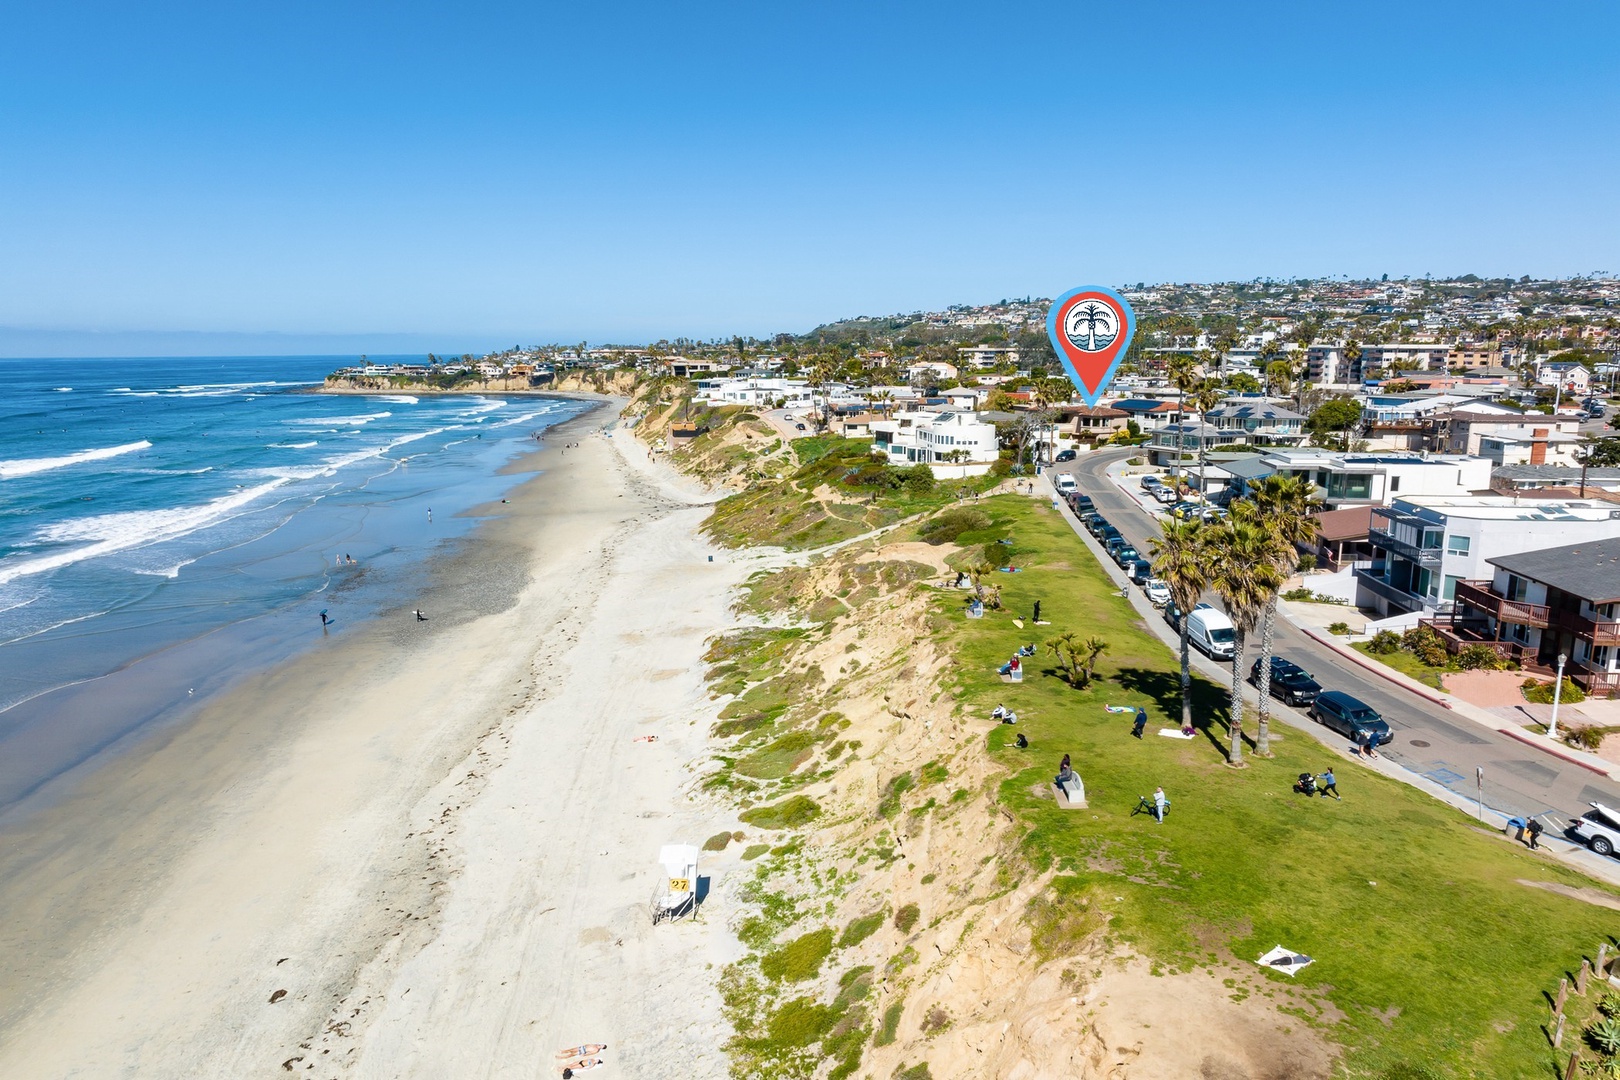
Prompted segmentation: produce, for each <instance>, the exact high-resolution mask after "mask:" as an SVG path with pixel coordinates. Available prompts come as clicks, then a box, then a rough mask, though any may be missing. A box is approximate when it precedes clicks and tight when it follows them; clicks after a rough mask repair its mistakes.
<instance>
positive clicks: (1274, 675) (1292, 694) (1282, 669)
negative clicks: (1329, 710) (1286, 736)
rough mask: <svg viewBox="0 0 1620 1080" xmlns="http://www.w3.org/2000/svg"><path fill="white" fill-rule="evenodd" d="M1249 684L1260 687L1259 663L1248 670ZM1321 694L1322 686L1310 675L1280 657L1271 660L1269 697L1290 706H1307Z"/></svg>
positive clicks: (1290, 661) (1255, 663)
mask: <svg viewBox="0 0 1620 1080" xmlns="http://www.w3.org/2000/svg"><path fill="white" fill-rule="evenodd" d="M1249 683H1250V685H1252V686H1259V685H1260V661H1258V660H1256V661H1255V662H1254V666H1253V667H1251V668H1250V669H1249ZM1321 693H1322V684H1321V683H1319V682H1317V681H1316V680H1315V679H1313V678H1311V673H1310V672H1308V671H1306V670H1305V669H1304V668H1302V667H1300V666H1299V665H1298V664H1296V663H1294V662H1293V661H1292V660H1284V659H1283V658H1282V657H1280V656H1273V657H1272V658H1271V696H1272V697H1274V698H1277V699H1278V700H1280V701H1286V702H1287V703H1288V704H1290V705H1309V704H1310V703H1311V702H1313V701H1315V700H1316V699H1317V697H1318V696H1320V695H1321Z"/></svg>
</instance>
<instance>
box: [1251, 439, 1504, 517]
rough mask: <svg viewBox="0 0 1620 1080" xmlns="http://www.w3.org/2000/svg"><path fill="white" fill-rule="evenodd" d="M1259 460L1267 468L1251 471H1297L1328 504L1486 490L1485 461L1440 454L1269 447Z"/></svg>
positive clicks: (1488, 483) (1335, 506)
mask: <svg viewBox="0 0 1620 1080" xmlns="http://www.w3.org/2000/svg"><path fill="white" fill-rule="evenodd" d="M1260 460H1261V461H1262V462H1264V463H1265V464H1266V465H1267V466H1269V468H1270V471H1269V472H1266V473H1264V474H1263V475H1261V476H1257V477H1255V478H1254V480H1252V481H1250V482H1251V483H1254V482H1258V480H1261V479H1264V477H1265V476H1270V475H1273V474H1278V473H1280V474H1282V475H1284V476H1301V477H1304V478H1305V479H1307V480H1309V481H1310V482H1311V483H1313V484H1315V485H1316V487H1317V489H1318V492H1319V494H1320V496H1321V498H1322V501H1323V503H1324V504H1325V506H1326V508H1327V509H1329V510H1342V509H1345V508H1346V507H1350V506H1381V505H1384V504H1386V503H1388V502H1389V501H1390V500H1392V499H1395V498H1398V497H1405V498H1410V497H1412V496H1446V497H1457V496H1467V495H1471V494H1474V493H1477V492H1485V491H1489V490H1490V487H1491V469H1492V467H1493V466H1492V465H1491V463H1490V462H1489V461H1487V460H1486V459H1484V458H1480V457H1469V456H1462V455H1445V454H1398V453H1389V454H1342V453H1337V452H1335V451H1332V450H1272V451H1269V452H1267V453H1265V454H1262V455H1261V458H1260Z"/></svg>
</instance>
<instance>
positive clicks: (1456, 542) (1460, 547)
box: [1446, 535, 1468, 555]
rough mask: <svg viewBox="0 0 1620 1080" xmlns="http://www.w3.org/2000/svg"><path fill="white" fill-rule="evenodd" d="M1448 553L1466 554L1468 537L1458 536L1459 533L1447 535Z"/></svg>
mask: <svg viewBox="0 0 1620 1080" xmlns="http://www.w3.org/2000/svg"><path fill="white" fill-rule="evenodd" d="M1446 554H1447V555H1466V554H1468V537H1466V536H1457V535H1452V536H1448V537H1446Z"/></svg>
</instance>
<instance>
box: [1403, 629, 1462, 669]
mask: <svg viewBox="0 0 1620 1080" xmlns="http://www.w3.org/2000/svg"><path fill="white" fill-rule="evenodd" d="M1401 647H1402V648H1403V649H1405V650H1406V651H1407V652H1409V653H1411V654H1412V655H1413V656H1415V657H1417V658H1418V659H1419V660H1421V661H1422V662H1423V663H1425V664H1427V665H1428V666H1429V667H1446V666H1447V665H1448V664H1450V663H1451V655H1450V654H1449V653H1447V652H1446V643H1445V640H1444V639H1442V638H1441V637H1440V635H1439V634H1437V633H1435V632H1434V630H1433V629H1432V628H1430V627H1427V626H1416V627H1413V628H1412V629H1410V630H1408V631H1407V632H1406V633H1404V634H1402V635H1401Z"/></svg>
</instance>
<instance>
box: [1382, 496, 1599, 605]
mask: <svg viewBox="0 0 1620 1080" xmlns="http://www.w3.org/2000/svg"><path fill="white" fill-rule="evenodd" d="M1609 538H1620V507H1616V506H1614V505H1612V504H1609V503H1604V502H1600V501H1598V500H1582V499H1571V500H1529V499H1516V498H1513V497H1510V496H1502V495H1480V496H1462V497H1456V498H1411V499H1396V500H1394V501H1393V502H1392V503H1391V504H1390V505H1389V506H1385V507H1376V508H1374V510H1373V512H1372V522H1371V526H1370V529H1369V532H1368V540H1369V541H1370V542H1371V543H1372V545H1373V547H1374V548H1375V549H1376V552H1377V554H1375V555H1374V561H1373V565H1372V566H1369V567H1358V568H1357V569H1356V571H1355V576H1356V586H1357V590H1356V602H1357V605H1358V606H1360V607H1368V608H1373V609H1375V610H1377V611H1379V612H1380V613H1382V614H1383V615H1386V616H1393V615H1400V614H1403V613H1417V614H1419V615H1424V616H1433V615H1434V614H1435V613H1436V612H1449V610H1450V605H1451V604H1452V603H1453V602H1454V600H1455V597H1456V588H1457V583H1458V582H1460V581H1477V580H1479V579H1480V578H1482V577H1486V576H1489V575H1488V572H1487V570H1486V561H1487V560H1489V559H1494V558H1496V557H1498V556H1506V555H1511V554H1514V553H1516V552H1521V551H1535V550H1538V549H1540V548H1546V547H1556V546H1560V545H1564V544H1570V543H1578V542H1584V541H1593V540H1602V539H1609Z"/></svg>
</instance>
